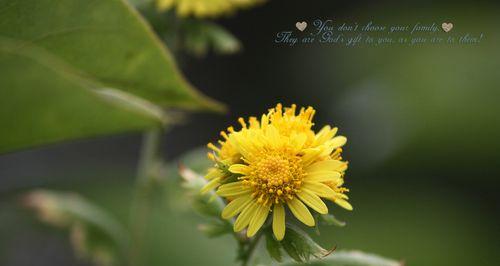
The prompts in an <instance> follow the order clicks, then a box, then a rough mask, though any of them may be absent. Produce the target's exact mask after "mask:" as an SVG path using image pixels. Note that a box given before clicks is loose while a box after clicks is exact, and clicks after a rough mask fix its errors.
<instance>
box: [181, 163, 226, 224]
mask: <svg viewBox="0 0 500 266" xmlns="http://www.w3.org/2000/svg"><path fill="white" fill-rule="evenodd" d="M179 175H180V176H181V177H182V178H183V186H184V187H185V188H186V189H187V190H188V199H189V200H190V201H191V204H192V206H193V208H194V210H195V211H196V212H198V213H200V214H202V215H205V216H208V217H212V218H217V219H219V218H220V215H221V213H222V210H223V209H224V207H225V204H224V202H223V201H222V199H221V198H220V197H219V196H217V195H216V194H215V192H214V191H209V192H207V193H205V194H202V193H201V192H200V190H201V188H202V187H203V186H204V185H205V184H206V183H207V181H206V180H205V178H204V177H203V176H202V175H200V174H198V173H196V172H194V171H193V170H191V169H189V168H187V167H184V166H181V167H179Z"/></svg>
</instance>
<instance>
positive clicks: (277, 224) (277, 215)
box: [273, 204, 286, 241]
mask: <svg viewBox="0 0 500 266" xmlns="http://www.w3.org/2000/svg"><path fill="white" fill-rule="evenodd" d="M285 229H286V228H285V208H283V205H282V204H276V205H274V211H273V233H274V236H275V237H276V239H277V240H278V241H281V240H283V237H285Z"/></svg>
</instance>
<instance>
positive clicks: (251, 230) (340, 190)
mask: <svg viewBox="0 0 500 266" xmlns="http://www.w3.org/2000/svg"><path fill="white" fill-rule="evenodd" d="M314 112H315V111H314V109H313V108H311V107H308V108H302V109H300V111H299V112H298V114H296V113H297V111H296V107H295V105H292V106H291V107H289V108H283V107H282V106H281V105H280V104H278V105H277V106H276V107H275V108H273V109H270V110H269V112H268V113H267V114H265V115H263V116H262V117H261V119H260V120H258V119H256V118H254V117H252V118H250V119H249V120H248V123H247V122H246V121H245V120H243V119H240V120H239V122H240V124H241V129H240V130H234V129H232V128H230V130H228V132H227V133H224V134H222V135H223V137H224V140H223V141H221V142H220V146H219V147H217V146H215V145H209V148H211V149H212V150H213V154H212V156H211V157H212V159H214V160H215V161H216V162H217V165H216V166H215V167H214V168H212V169H211V170H210V171H209V172H208V174H207V176H206V178H207V179H209V180H210V182H209V183H208V184H207V185H206V186H205V188H204V189H203V190H204V191H208V190H210V189H214V188H218V189H217V194H218V195H219V196H221V197H224V198H226V199H227V200H228V202H229V203H228V205H227V206H226V207H225V209H224V211H223V213H222V217H223V218H224V219H231V218H232V217H235V216H237V218H236V221H235V223H234V230H235V231H241V230H243V229H245V228H247V236H248V237H252V236H253V235H255V234H256V233H257V231H258V230H259V229H260V228H261V227H262V225H263V224H264V223H265V221H266V219H267V217H268V216H269V214H270V213H272V228H273V232H274V235H275V237H276V239H278V240H282V239H283V237H284V235H285V207H288V209H289V210H290V212H291V213H292V214H293V215H294V216H295V217H296V218H297V219H298V220H299V221H301V222H302V223H304V224H306V225H308V226H314V225H315V220H314V218H313V216H312V214H311V212H310V210H309V208H310V209H312V210H314V211H316V212H318V213H320V214H326V213H328V207H327V205H326V204H325V202H324V200H330V201H332V202H334V203H336V204H338V205H339V206H341V207H343V208H345V209H348V210H352V206H351V205H350V204H349V203H348V202H347V199H348V197H347V195H346V194H345V193H346V192H348V190H347V189H346V188H344V187H343V186H342V185H343V184H344V172H345V170H346V169H347V162H345V161H342V158H341V156H340V155H341V152H342V149H341V147H342V146H343V145H344V144H345V143H346V141H347V139H346V138H345V137H343V136H335V134H336V132H337V129H336V128H331V127H329V126H326V127H323V128H322V129H321V130H320V131H319V132H317V133H316V132H314V131H313V129H312V126H313V122H312V119H313V116H314ZM223 150H224V152H223ZM228 177H233V178H231V179H228ZM228 180H231V181H228ZM226 181H228V182H226Z"/></svg>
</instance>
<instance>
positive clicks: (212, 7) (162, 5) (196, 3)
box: [156, 0, 264, 17]
mask: <svg viewBox="0 0 500 266" xmlns="http://www.w3.org/2000/svg"><path fill="white" fill-rule="evenodd" d="M262 2H264V0H156V3H157V7H158V9H160V10H167V9H170V8H173V7H174V6H175V7H176V11H177V14H179V16H182V17H185V16H191V15H193V16H195V17H217V16H220V15H225V14H230V13H232V12H234V11H236V10H237V9H241V8H247V7H250V6H253V5H255V4H258V3H262Z"/></svg>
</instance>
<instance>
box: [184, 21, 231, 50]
mask: <svg viewBox="0 0 500 266" xmlns="http://www.w3.org/2000/svg"><path fill="white" fill-rule="evenodd" d="M181 28H182V31H183V33H184V38H183V39H182V40H181V42H182V44H183V47H182V48H184V49H185V50H186V51H187V52H189V53H191V54H194V55H197V56H203V55H205V54H206V53H208V51H209V49H210V48H212V49H213V50H214V52H216V53H219V54H232V53H236V52H238V51H239V50H240V49H241V43H240V41H239V40H238V39H236V37H234V36H233V35H232V34H231V33H230V32H228V31H227V30H226V29H224V28H223V27H221V26H219V25H217V24H215V23H210V22H206V21H201V20H195V19H187V20H185V21H183V23H182V26H181Z"/></svg>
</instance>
